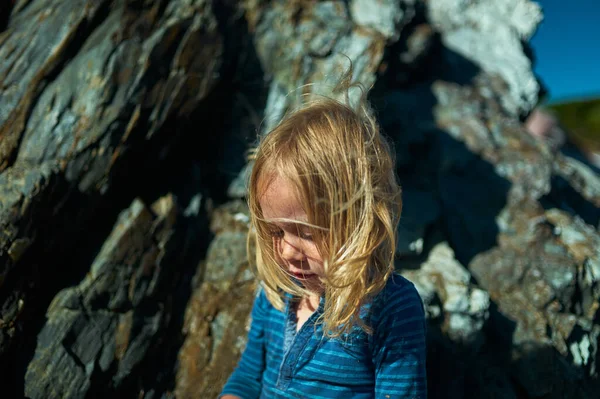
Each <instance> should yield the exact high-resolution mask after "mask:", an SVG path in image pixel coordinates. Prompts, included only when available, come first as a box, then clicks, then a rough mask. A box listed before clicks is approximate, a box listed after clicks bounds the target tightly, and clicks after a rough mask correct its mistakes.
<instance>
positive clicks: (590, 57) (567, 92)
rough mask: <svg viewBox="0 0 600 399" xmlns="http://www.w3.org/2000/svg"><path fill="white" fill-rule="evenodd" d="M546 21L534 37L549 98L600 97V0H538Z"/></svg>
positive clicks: (533, 41)
mask: <svg viewBox="0 0 600 399" xmlns="http://www.w3.org/2000/svg"><path fill="white" fill-rule="evenodd" d="M537 3H539V4H540V5H541V6H542V8H543V10H544V21H543V22H542V23H541V24H540V26H539V28H538V31H537V33H536V34H535V36H534V37H533V38H532V40H531V45H532V47H533V50H534V53H535V56H536V65H535V72H536V73H537V74H538V76H540V77H541V79H542V81H543V82H544V84H545V85H546V87H547V88H548V89H549V91H550V102H556V101H561V100H565V99H571V98H581V97H591V96H594V97H600V0H571V1H566V0H538V1H537Z"/></svg>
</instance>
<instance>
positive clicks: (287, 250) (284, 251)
mask: <svg viewBox="0 0 600 399" xmlns="http://www.w3.org/2000/svg"><path fill="white" fill-rule="evenodd" d="M280 248H281V258H282V259H283V260H284V261H286V262H291V263H293V262H301V261H303V260H304V258H305V255H304V252H303V251H302V250H301V249H300V248H298V247H297V246H295V245H293V244H291V243H289V242H288V241H286V240H284V239H282V240H281V242H280Z"/></svg>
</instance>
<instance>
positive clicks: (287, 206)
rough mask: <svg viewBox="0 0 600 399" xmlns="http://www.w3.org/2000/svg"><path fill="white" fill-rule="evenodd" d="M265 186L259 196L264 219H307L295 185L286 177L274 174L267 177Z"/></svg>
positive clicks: (304, 220)
mask: <svg viewBox="0 0 600 399" xmlns="http://www.w3.org/2000/svg"><path fill="white" fill-rule="evenodd" d="M265 186H266V187H265V189H264V191H263V192H262V195H261V196H260V198H259V203H260V207H261V210H262V213H263V217H264V218H265V219H277V218H286V219H294V220H298V221H303V222H306V221H307V217H306V212H305V210H304V208H303V206H302V202H301V201H300V198H299V196H298V192H297V190H296V187H295V186H294V185H293V184H292V183H291V182H290V181H289V180H288V179H286V178H284V177H280V176H275V177H273V178H270V179H268V180H267V181H266V182H265Z"/></svg>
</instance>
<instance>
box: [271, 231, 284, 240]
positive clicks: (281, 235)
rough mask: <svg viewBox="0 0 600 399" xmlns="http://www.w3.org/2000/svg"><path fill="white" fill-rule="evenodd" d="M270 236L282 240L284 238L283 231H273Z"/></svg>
mask: <svg viewBox="0 0 600 399" xmlns="http://www.w3.org/2000/svg"><path fill="white" fill-rule="evenodd" d="M269 234H271V236H272V237H275V238H281V237H283V230H271V231H269Z"/></svg>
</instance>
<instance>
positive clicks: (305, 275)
mask: <svg viewBox="0 0 600 399" xmlns="http://www.w3.org/2000/svg"><path fill="white" fill-rule="evenodd" d="M290 274H291V275H292V276H293V277H294V278H295V279H297V280H308V279H310V278H313V277H316V274H314V273H303V272H293V271H290Z"/></svg>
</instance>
